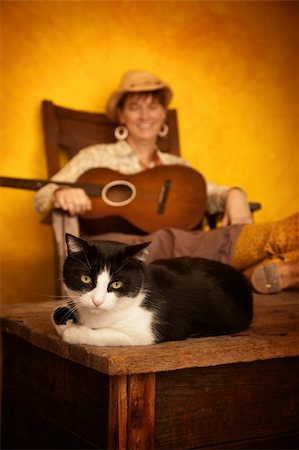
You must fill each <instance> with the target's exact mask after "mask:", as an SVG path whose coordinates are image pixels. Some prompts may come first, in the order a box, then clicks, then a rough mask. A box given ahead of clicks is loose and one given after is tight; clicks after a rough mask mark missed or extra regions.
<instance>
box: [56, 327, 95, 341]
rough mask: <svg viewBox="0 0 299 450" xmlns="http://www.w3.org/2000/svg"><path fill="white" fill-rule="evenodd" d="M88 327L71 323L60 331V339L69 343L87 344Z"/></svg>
mask: <svg viewBox="0 0 299 450" xmlns="http://www.w3.org/2000/svg"><path fill="white" fill-rule="evenodd" d="M88 331H89V330H88V328H87V327H85V326H83V325H74V324H71V325H70V326H68V327H67V328H66V329H65V330H64V331H63V333H62V339H63V340H64V341H65V342H68V343H69V344H87V342H86V336H87V335H88Z"/></svg>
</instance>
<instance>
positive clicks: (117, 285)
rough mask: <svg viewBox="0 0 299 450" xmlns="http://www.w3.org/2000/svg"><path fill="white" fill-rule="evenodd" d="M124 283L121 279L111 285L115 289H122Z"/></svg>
mask: <svg viewBox="0 0 299 450" xmlns="http://www.w3.org/2000/svg"><path fill="white" fill-rule="evenodd" d="M122 285H123V283H122V282H121V281H113V283H111V287H112V288H113V289H120V288H121V287H122Z"/></svg>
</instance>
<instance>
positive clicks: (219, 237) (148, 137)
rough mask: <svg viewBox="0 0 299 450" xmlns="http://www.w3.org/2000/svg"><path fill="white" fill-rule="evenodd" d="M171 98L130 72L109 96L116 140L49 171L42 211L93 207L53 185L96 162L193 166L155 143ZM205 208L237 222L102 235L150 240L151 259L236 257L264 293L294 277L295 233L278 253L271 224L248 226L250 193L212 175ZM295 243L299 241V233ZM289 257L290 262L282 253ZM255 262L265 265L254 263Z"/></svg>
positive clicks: (78, 193) (39, 202) (152, 79)
mask: <svg viewBox="0 0 299 450" xmlns="http://www.w3.org/2000/svg"><path fill="white" fill-rule="evenodd" d="M171 98H172V91H171V89H170V87H169V86H168V85H167V84H166V83H165V82H163V81H162V80H160V79H159V78H157V77H156V76H155V75H152V74H150V73H148V72H144V71H130V72H127V73H126V74H125V75H124V77H123V79H122V81H121V83H120V86H119V89H118V90H117V91H115V92H114V93H113V94H112V95H111V97H110V98H109V100H108V103H107V107H106V113H107V116H108V117H109V118H111V119H112V120H118V121H119V123H120V126H119V127H117V129H116V137H117V139H118V142H117V143H116V144H102V145H101V144H99V145H94V146H91V147H88V148H86V149H83V150H81V152H79V153H78V154H77V155H76V156H75V157H74V158H73V159H72V160H71V161H70V162H69V163H68V164H67V165H66V166H65V167H64V168H63V169H62V170H60V171H59V172H58V173H57V174H56V175H55V176H54V177H53V178H52V180H53V181H54V183H50V184H49V185H47V186H45V187H44V188H42V189H40V191H38V192H37V194H36V197H35V208H36V210H37V212H39V213H44V212H45V211H46V210H47V209H49V208H50V207H51V206H53V205H54V206H55V207H60V208H62V209H63V210H65V211H68V212H69V213H70V214H71V215H80V214H84V213H85V212H86V211H88V210H90V209H91V201H90V199H89V197H88V196H87V195H86V193H85V191H84V190H82V189H78V188H71V187H59V186H58V185H55V181H64V182H65V181H69V182H74V181H76V180H77V179H78V178H79V176H80V175H82V174H83V173H84V172H85V171H87V170H89V169H91V168H95V167H109V168H110V169H113V170H116V171H119V172H122V173H125V174H133V173H136V172H140V171H142V170H145V169H147V168H151V167H155V166H157V165H167V164H182V165H188V163H187V162H186V161H184V160H183V159H181V158H179V157H177V156H174V155H171V154H167V153H162V152H160V151H159V149H158V147H157V139H158V136H159V135H165V133H166V132H167V126H166V124H165V119H166V114H167V106H168V105H169V103H170V101H171ZM207 211H208V212H209V213H215V212H223V221H222V225H223V226H225V225H234V226H233V227H224V228H221V229H218V230H214V231H211V232H202V231H193V232H185V231H182V230H174V229H171V228H170V229H167V230H158V231H157V232H156V233H154V234H153V235H151V236H145V237H141V236H132V235H124V234H121V233H113V234H111V233H110V234H106V235H101V236H98V238H105V239H108V238H109V239H114V240H120V241H123V242H139V241H142V240H151V241H152V245H151V247H150V254H149V260H153V259H157V258H166V257H175V256H181V255H189V256H204V257H207V258H210V259H217V260H220V261H223V262H226V263H229V264H232V265H233V266H235V267H236V268H238V269H239V270H242V271H244V270H246V269H249V272H250V273H249V272H247V275H248V276H249V277H250V279H251V281H252V283H253V286H254V287H255V289H256V290H258V291H259V292H265V293H266V292H277V291H279V290H281V289H284V288H286V287H289V286H293V285H294V283H295V284H296V283H297V278H296V271H297V265H296V264H295V263H294V261H296V260H297V259H298V260H299V258H296V255H293V254H292V255H291V262H289V260H288V259H289V256H290V255H287V256H286V257H285V256H283V255H284V254H285V253H288V252H289V251H293V250H298V245H297V246H296V245H295V247H294V244H293V240H291V243H290V242H288V243H287V244H286V246H285V247H283V248H282V249H281V252H280V253H279V254H276V252H275V251H274V250H273V249H272V247H271V245H272V244H271V245H270V244H269V242H268V241H271V239H272V240H273V230H274V228H275V226H274V224H269V225H267V226H265V227H264V228H262V227H261V226H259V225H245V224H251V222H252V217H251V213H250V210H249V206H248V203H247V199H246V194H245V192H244V191H243V190H242V189H240V188H227V187H224V186H219V185H216V184H214V183H211V182H208V183H207ZM293 222H294V223H295V222H296V223H298V217H297V216H294V217H293V218H291V219H289V222H287V224H284V225H280V227H284V226H287V228H289V227H292V226H293V225H292V224H293ZM289 223H290V224H291V225H289ZM275 229H276V228H275ZM262 230H265V232H263V233H262V234H263V235H264V233H265V236H264V238H263V239H264V240H262V241H261V242H258V245H257V244H255V245H254V248H253V249H252V255H251V256H250V257H249V256H248V255H250V254H251V251H249V249H250V248H251V247H252V239H253V237H255V234H256V233H257V234H258V236H260V234H261V232H262ZM266 235H267V239H266ZM297 237H299V236H297ZM259 239H260V238H259ZM274 240H275V239H274ZM254 242H256V241H255V240H254ZM294 242H295V243H296V237H294ZM297 242H298V241H297ZM269 255H270V256H278V257H279V258H280V259H279V260H277V261H276V262H274V263H273V261H272V260H268V258H267V257H268V256H269ZM284 257H285V258H286V259H287V261H283V260H281V258H284ZM244 258H245V260H244ZM281 261H283V262H281ZM257 263H262V265H261V266H258V267H255V264H257ZM294 268H295V269H294ZM294 273H295V275H294ZM270 278H271V280H270ZM272 278H273V280H272ZM298 278H299V274H298Z"/></svg>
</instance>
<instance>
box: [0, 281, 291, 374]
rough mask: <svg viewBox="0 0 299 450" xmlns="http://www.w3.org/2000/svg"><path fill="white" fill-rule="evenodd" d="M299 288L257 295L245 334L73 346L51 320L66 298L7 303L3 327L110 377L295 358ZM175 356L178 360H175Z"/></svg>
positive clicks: (3, 311) (2, 320)
mask: <svg viewBox="0 0 299 450" xmlns="http://www.w3.org/2000/svg"><path fill="white" fill-rule="evenodd" d="M298 293H299V291H298V290H297V291H292V292H284V293H281V294H279V295H272V296H270V295H268V296H263V295H255V300H254V314H255V316H254V320H253V323H252V325H251V327H250V328H249V329H248V330H246V331H244V332H243V333H240V334H237V335H231V336H218V337H210V338H198V339H188V340H186V341H181V342H168V343H163V344H158V345H150V346H136V347H117V348H112V347H110V348H109V347H95V346H87V345H70V344H67V343H65V342H63V341H62V340H61V338H60V337H59V336H57V334H56V332H55V330H54V328H53V326H52V324H51V320H50V315H51V313H52V311H53V310H54V309H55V308H56V307H57V306H59V305H61V303H60V302H47V303H40V304H19V305H17V304H16V305H7V306H5V305H2V311H1V326H2V330H3V331H6V332H9V333H12V334H15V335H17V336H19V337H22V338H23V339H25V340H27V341H28V342H31V343H32V344H34V345H36V346H38V347H40V348H43V349H45V350H48V351H50V352H53V353H56V354H57V355H60V356H62V357H63V358H66V359H69V360H71V361H73V362H76V363H79V364H84V365H85V366H86V367H90V368H92V369H95V370H97V371H100V372H102V373H106V374H109V375H126V374H134V373H151V372H160V371H168V370H176V369H184V368H190V367H195V366H196V367H205V366H217V365H222V364H233V363H237V362H249V361H259V360H267V359H271V358H282V357H292V356H297V355H298V354H299V302H298ZM174 355H175V358H174Z"/></svg>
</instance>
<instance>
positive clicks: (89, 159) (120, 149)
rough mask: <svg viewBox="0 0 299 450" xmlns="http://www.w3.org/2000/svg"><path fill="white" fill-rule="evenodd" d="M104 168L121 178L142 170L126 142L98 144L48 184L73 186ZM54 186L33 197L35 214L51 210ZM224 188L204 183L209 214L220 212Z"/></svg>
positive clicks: (165, 160) (166, 160)
mask: <svg viewBox="0 0 299 450" xmlns="http://www.w3.org/2000/svg"><path fill="white" fill-rule="evenodd" d="M157 154H158V157H159V159H160V161H161V163H162V164H163V165H169V164H181V165H187V166H190V164H189V163H188V162H187V161H185V160H184V159H182V158H180V157H178V156H175V155H171V154H170V153H163V152H160V151H158V153H157ZM99 167H106V168H109V169H112V170H115V171H118V172H121V173H123V174H127V175H131V174H134V173H138V172H141V171H142V170H144V168H143V167H142V166H141V164H140V161H139V159H138V157H137V155H136V153H135V152H134V151H133V150H132V149H131V147H130V146H129V144H128V143H127V142H126V141H119V142H117V143H116V144H97V145H92V146H90V147H87V148H85V149H83V150H81V151H80V152H79V153H77V155H75V156H74V157H73V158H72V159H71V160H70V161H69V162H68V163H67V164H66V165H65V166H64V167H63V168H62V169H61V170H60V171H59V172H58V173H57V174H56V175H54V176H53V177H52V178H51V180H53V181H63V182H65V181H66V182H68V181H69V182H70V183H73V182H76V181H77V180H78V178H79V177H80V176H81V175H82V174H83V173H84V172H86V171H87V170H89V169H94V168H99ZM57 187H58V186H57V185H56V184H54V183H49V184H48V185H46V186H44V187H43V188H41V189H40V190H39V191H38V192H37V193H36V195H35V198H34V208H35V210H36V212H37V213H39V214H44V213H45V212H46V211H48V210H49V209H51V207H52V206H53V193H54V191H55V190H56V189H57ZM228 189H229V188H227V187H225V186H221V185H217V184H214V183H212V182H207V197H208V200H207V211H208V212H209V213H210V214H214V213H216V212H221V211H223V208H224V203H225V198H226V194H227V192H228Z"/></svg>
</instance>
